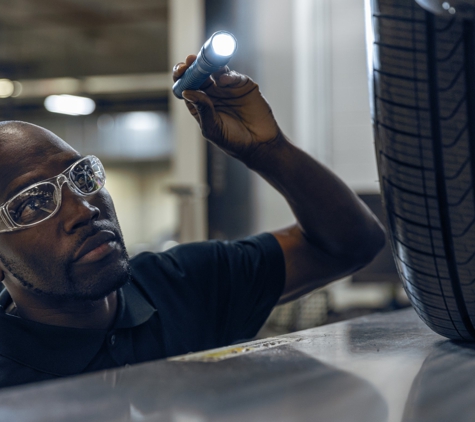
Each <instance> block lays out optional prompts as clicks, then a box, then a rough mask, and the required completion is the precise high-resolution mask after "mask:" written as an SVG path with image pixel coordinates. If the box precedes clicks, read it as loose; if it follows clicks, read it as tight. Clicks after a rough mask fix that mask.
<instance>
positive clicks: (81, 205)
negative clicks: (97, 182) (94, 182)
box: [59, 183, 101, 233]
mask: <svg viewBox="0 0 475 422" xmlns="http://www.w3.org/2000/svg"><path fill="white" fill-rule="evenodd" d="M64 185H66V186H68V184H67V183H65V184H64ZM64 185H63V187H62V195H63V198H62V203H61V209H60V211H59V212H60V214H61V220H62V224H63V228H64V231H65V232H66V233H73V232H74V231H76V230H77V229H79V228H81V227H83V226H85V225H88V224H89V223H90V222H91V221H94V220H96V219H97V218H98V217H99V215H100V213H101V212H100V210H99V208H97V207H95V206H94V205H92V204H91V203H90V202H89V201H88V198H89V197H87V196H80V195H78V194H77V193H75V192H73V191H72V190H71V189H70V188H69V186H68V187H67V188H66V187H65V186H64Z"/></svg>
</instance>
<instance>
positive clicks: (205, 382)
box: [0, 309, 475, 422]
mask: <svg viewBox="0 0 475 422" xmlns="http://www.w3.org/2000/svg"><path fill="white" fill-rule="evenodd" d="M32 353H34V347H33V346H32ZM474 419H475V348H474V347H472V346H470V345H463V344H456V343H454V342H451V341H449V340H446V339H444V338H443V337H440V336H438V335H437V334H435V333H433V332H432V331H430V330H429V329H428V328H427V327H426V326H425V325H424V324H423V323H422V322H421V321H420V320H419V318H418V317H417V316H416V314H415V313H414V311H413V310H412V309H407V310H403V311H397V312H392V313H386V314H373V315H370V316H367V317H362V318H357V319H354V320H350V321H345V322H341V323H336V324H331V325H327V326H323V327H318V328H314V329H310V330H305V331H301V332H298V333H293V334H290V335H287V336H282V337H275V338H273V339H266V340H261V341H257V342H251V343H246V344H244V345H239V346H235V347H232V348H225V349H218V350H215V351H211V352H204V353H201V354H191V355H186V356H184V357H181V358H178V359H174V360H159V361H155V362H149V363H145V364H141V365H136V366H131V367H127V368H121V369H117V370H109V371H103V372H97V373H94V374H90V375H82V376H78V377H73V378H69V379H65V380H60V381H53V382H44V383H39V384H32V385H29V386H24V387H16V388H11V389H5V390H1V391H0V421H15V422H19V421H48V422H54V421H68V422H70V421H88V422H95V421H101V422H104V421H114V422H117V421H176V422H204V421H246V422H247V421H272V422H276V421H336V422H337V421H351V422H359V421H361V422H372V421H378V422H379V421H390V422H396V421H397V422H399V421H414V422H416V421H417V422H425V421H428V422H429V421H430V422H437V421H443V422H447V421H457V422H460V421H473V420H474Z"/></svg>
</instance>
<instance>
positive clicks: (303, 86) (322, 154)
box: [293, 0, 333, 167]
mask: <svg viewBox="0 0 475 422" xmlns="http://www.w3.org/2000/svg"><path fill="white" fill-rule="evenodd" d="M330 7H331V6H330V0H317V1H315V0H297V1H295V3H294V15H293V16H294V25H293V27H294V57H293V60H294V63H295V68H294V72H295V79H294V80H295V100H294V101H295V108H294V112H295V141H296V142H298V145H299V146H300V147H301V148H302V149H303V150H305V151H307V152H308V153H309V154H311V155H312V156H314V157H315V158H317V159H318V160H320V161H321V162H322V163H324V164H326V165H327V166H329V167H331V166H332V120H333V119H332V88H331V87H332V74H331V68H332V66H331V63H332V55H331V46H332V42H331V9H330Z"/></svg>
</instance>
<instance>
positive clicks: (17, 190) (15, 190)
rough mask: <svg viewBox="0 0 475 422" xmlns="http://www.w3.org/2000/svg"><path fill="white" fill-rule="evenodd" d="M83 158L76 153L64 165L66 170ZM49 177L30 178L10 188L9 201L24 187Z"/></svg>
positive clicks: (8, 192)
mask: <svg viewBox="0 0 475 422" xmlns="http://www.w3.org/2000/svg"><path fill="white" fill-rule="evenodd" d="M82 158H84V157H83V156H82V155H75V156H74V157H72V158H71V159H69V160H67V162H66V165H65V166H64V170H66V169H67V168H68V167H70V166H71V165H73V164H74V163H75V162H76V161H79V160H81V159H82ZM64 170H63V171H64ZM56 176H57V175H56ZM51 177H54V176H51ZM48 179H50V177H47V178H44V177H42V176H37V177H32V178H31V179H28V180H27V181H26V182H25V183H21V184H20V185H18V186H15V187H14V188H13V189H9V190H8V191H7V195H5V197H6V198H7V199H6V201H9V200H10V199H11V198H13V197H14V196H15V195H17V194H18V193H20V192H21V191H22V190H23V189H26V188H27V187H28V186H31V185H34V184H35V183H39V182H42V181H43V180H48Z"/></svg>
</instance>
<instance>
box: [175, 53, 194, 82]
mask: <svg viewBox="0 0 475 422" xmlns="http://www.w3.org/2000/svg"><path fill="white" fill-rule="evenodd" d="M195 60H196V55H194V54H190V55H189V56H187V57H186V59H185V61H184V62H180V63H177V64H176V65H175V66H174V67H173V81H174V82H176V81H177V80H178V79H180V78H181V77H182V76H183V73H185V72H186V69H188V68H189V67H190V66H191V64H192V63H193V62H194V61H195Z"/></svg>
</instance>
